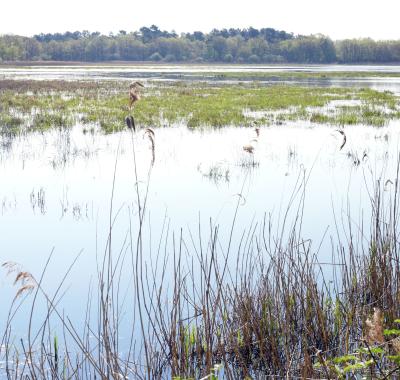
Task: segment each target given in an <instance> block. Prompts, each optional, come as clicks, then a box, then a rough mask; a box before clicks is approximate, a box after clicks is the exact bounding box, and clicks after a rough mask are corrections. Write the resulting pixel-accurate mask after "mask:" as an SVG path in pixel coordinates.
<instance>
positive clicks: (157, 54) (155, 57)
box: [149, 52, 162, 61]
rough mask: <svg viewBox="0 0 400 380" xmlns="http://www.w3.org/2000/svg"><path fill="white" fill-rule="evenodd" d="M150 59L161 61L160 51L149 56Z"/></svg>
mask: <svg viewBox="0 0 400 380" xmlns="http://www.w3.org/2000/svg"><path fill="white" fill-rule="evenodd" d="M149 60H150V61H161V60H162V55H161V54H160V53H159V52H155V53H153V54H152V55H151V56H150V57H149Z"/></svg>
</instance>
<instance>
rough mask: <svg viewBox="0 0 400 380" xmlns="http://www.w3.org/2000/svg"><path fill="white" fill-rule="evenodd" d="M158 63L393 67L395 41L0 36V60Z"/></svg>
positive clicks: (146, 30)
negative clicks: (374, 64) (316, 64)
mask: <svg viewBox="0 0 400 380" xmlns="http://www.w3.org/2000/svg"><path fill="white" fill-rule="evenodd" d="M118 60H121V61H157V62H198V63H201V62H226V63H285V62H286V63H335V62H338V63H394V62H400V41H397V40H393V41H374V40H372V39H370V38H363V39H346V40H340V41H332V40H331V39H330V38H329V37H326V36H324V35H320V34H317V35H309V36H302V35H297V36H295V35H293V34H292V33H287V32H285V31H280V30H276V29H273V28H262V29H255V28H252V27H250V28H246V29H237V28H231V29H221V30H218V29H214V30H212V31H211V32H210V33H203V32H200V31H197V32H193V33H182V34H180V35H178V34H177V33H175V32H174V31H172V32H168V31H163V30H160V29H159V28H158V27H157V26H156V25H152V26H150V27H142V28H140V29H139V30H138V31H135V32H126V31H124V30H121V31H119V32H118V33H115V34H114V33H110V34H109V35H104V34H101V33H99V32H94V33H93V32H89V31H82V32H79V31H76V32H66V33H54V34H51V33H48V34H38V35H35V36H33V37H23V36H16V35H3V36H0V62H1V61H83V62H103V61H118Z"/></svg>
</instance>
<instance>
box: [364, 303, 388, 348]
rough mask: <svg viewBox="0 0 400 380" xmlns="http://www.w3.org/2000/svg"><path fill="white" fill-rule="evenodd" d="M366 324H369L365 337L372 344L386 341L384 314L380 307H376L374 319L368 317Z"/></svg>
mask: <svg viewBox="0 0 400 380" xmlns="http://www.w3.org/2000/svg"><path fill="white" fill-rule="evenodd" d="M365 325H366V326H367V332H366V337H365V338H366V340H367V342H368V343H369V344H370V345H373V344H376V343H379V344H382V343H385V338H384V335H383V314H382V310H381V309H379V308H378V307H376V308H374V314H373V316H372V319H369V318H368V319H367V320H366V321H365Z"/></svg>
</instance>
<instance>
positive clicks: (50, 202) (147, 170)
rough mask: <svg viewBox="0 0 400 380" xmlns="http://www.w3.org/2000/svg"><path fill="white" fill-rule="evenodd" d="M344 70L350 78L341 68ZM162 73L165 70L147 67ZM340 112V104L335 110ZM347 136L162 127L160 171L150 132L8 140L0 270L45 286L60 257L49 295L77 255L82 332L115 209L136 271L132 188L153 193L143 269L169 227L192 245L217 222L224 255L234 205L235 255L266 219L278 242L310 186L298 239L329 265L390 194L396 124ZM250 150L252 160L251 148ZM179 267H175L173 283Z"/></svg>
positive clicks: (4, 144) (1, 143) (302, 127)
mask: <svg viewBox="0 0 400 380" xmlns="http://www.w3.org/2000/svg"><path fill="white" fill-rule="evenodd" d="M313 68H315V67H313ZM341 68H343V70H345V71H349V69H350V68H349V67H346V68H344V67H343V66H340V67H338V68H337V69H338V70H339V69H341ZM122 69H124V70H126V71H127V76H126V78H128V74H129V75H131V74H132V72H134V71H132V68H125V67H122V68H121V69H120V68H118V69H115V70H116V71H117V72H120V71H118V70H122ZM156 69H157V70H159V66H156V67H155V68H150V67H149V68H148V70H156ZM167 69H168V70H176V68H173V67H172V68H170V69H169V68H168V67H166V68H165V70H167ZM179 69H181V68H179ZM190 69H192V67H190ZM217 69H220V66H218V67H216V68H215V70H217ZM260 69H261V68H260ZM273 69H276V68H275V67H274V68H273ZM288 69H292V67H290V68H288ZM303 69H306V67H304V68H303ZM325 69H326V68H325V67H321V68H320V70H325ZM365 69H367V68H365ZM373 69H374V70H375V71H376V67H374V68H373ZM1 70H2V71H1V73H0V75H6V76H7V75H11V76H13V77H19V76H21V77H23V76H24V75H27V76H29V77H31V78H34V79H43V78H50V77H51V75H55V77H56V78H57V75H60V76H61V77H62V78H63V79H65V78H67V79H76V78H81V79H82V78H83V77H82V76H80V75H83V74H81V73H80V70H83V69H82V68H76V67H73V68H72V67H71V68H66V69H65V71H63V69H60V68H56V69H54V68H53V67H49V68H33V69H32V71H31V70H27V71H26V72H24V71H23V70H26V69H21V71H18V70H19V69H16V71H14V72H12V71H10V72H9V73H7V72H5V71H4V69H1ZM10 70H11V69H10ZM12 70H14V69H12ZM54 70H56V73H55V72H54ZM90 70H92V69H89V70H87V69H86V68H85V69H84V70H83V71H84V76H86V77H85V78H86V79H99V78H100V77H101V75H100V74H99V71H102V72H105V73H106V76H109V77H110V78H115V77H114V76H112V75H114V74H113V73H111V74H110V72H111V71H112V70H114V69H112V70H111V69H108V68H93V72H87V71H90ZM96 70H97V71H96ZM110 70H111V71H110ZM138 70H139V69H138ZM204 70H207V71H210V68H209V67H207V68H206V69H204ZM221 70H224V71H225V70H226V69H225V68H223V69H222V68H221ZM279 70H282V68H281V67H280V68H279ZM332 70H333V69H332V67H329V71H332ZM371 70H372V69H371ZM382 70H399V67H397V68H396V67H386V68H382ZM74 75H75V76H74ZM384 81H386V82H384V83H385V84H384V86H388V85H390V86H392V87H393V88H394V89H395V92H399V93H400V91H399V90H400V85H399V84H398V83H397V82H396V81H390V79H388V78H384ZM350 83H351V82H348V84H349V85H350ZM341 105H343V104H342V103H333V102H332V104H329V105H328V107H327V109H332V108H334V107H336V106H341ZM345 133H346V137H347V142H346V145H345V146H344V147H343V148H342V149H340V147H341V145H342V143H343V137H342V135H341V134H340V133H339V132H337V131H336V129H335V127H332V126H321V125H317V124H310V123H306V122H295V123H294V122H288V123H287V124H284V125H275V126H271V127H261V129H260V135H259V137H257V136H256V133H255V131H254V130H253V129H250V128H237V127H235V128H221V129H210V128H207V129H196V130H189V129H188V128H186V126H185V125H176V126H174V127H171V128H159V129H155V152H154V153H155V161H154V165H153V166H152V165H151V161H152V151H151V144H150V141H149V139H148V136H146V134H145V131H143V130H142V131H139V132H137V133H136V134H132V133H131V132H130V131H128V130H126V131H123V132H119V133H115V134H112V135H104V134H102V133H101V131H99V130H94V133H93V134H91V133H85V134H84V133H83V132H82V127H81V126H80V125H76V126H75V127H73V128H71V129H65V130H52V131H49V132H46V133H31V134H28V135H22V136H18V137H15V138H12V137H10V136H6V135H3V136H0V181H1V186H0V231H1V233H0V247H1V251H0V261H1V262H5V261H14V262H17V263H20V264H22V265H23V267H24V268H25V269H26V270H28V271H30V272H32V273H33V274H34V276H35V277H37V278H39V277H40V274H41V271H42V270H43V267H44V265H45V263H46V260H47V258H48V257H49V255H50V253H51V252H52V251H53V254H52V258H51V261H50V264H49V267H48V269H47V271H46V276H45V277H44V280H43V288H45V289H48V290H49V291H50V292H52V291H54V289H56V288H57V286H58V284H59V283H60V281H61V279H62V277H63V275H64V273H65V272H66V271H67V268H68V267H69V265H70V264H71V263H72V262H73V260H74V259H75V258H76V256H77V255H78V254H80V256H79V258H78V261H77V263H76V264H75V265H74V267H73V268H72V271H71V273H70V274H69V275H68V277H67V280H66V282H65V284H64V285H63V290H67V292H66V294H65V296H64V298H63V301H62V302H61V303H60V305H61V306H60V307H62V308H65V311H66V313H67V314H68V315H69V316H70V318H71V319H72V320H73V321H76V322H77V324H79V322H80V321H81V320H82V310H83V308H84V306H85V304H86V295H87V292H88V289H89V284H92V285H93V284H94V286H96V283H97V270H96V269H97V265H98V263H99V262H100V261H101V257H102V255H103V252H104V251H105V249H106V248H107V240H108V233H109V225H110V210H111V208H112V216H111V219H112V220H113V218H114V217H115V222H114V224H113V235H112V249H113V251H115V252H120V251H122V252H127V263H130V250H129V249H130V248H129V244H130V241H129V234H130V230H131V229H132V230H133V236H134V237H135V232H136V228H137V224H138V223H137V218H138V214H137V212H138V199H137V192H136V186H138V188H139V193H140V194H141V196H142V198H141V203H143V199H144V198H143V196H144V195H145V193H146V189H148V199H147V214H146V221H145V227H146V228H145V229H146V232H145V233H144V242H145V243H144V253H145V260H148V261H151V260H152V259H154V257H155V255H156V254H157V245H158V243H159V240H160V236H162V235H163V233H164V228H165V225H166V224H167V225H168V226H169V231H170V239H169V243H168V244H169V246H171V236H172V234H175V236H180V234H182V235H183V238H184V240H185V241H186V242H190V241H191V237H192V236H196V235H197V234H198V229H199V225H200V226H201V229H202V231H204V235H205V237H206V238H207V236H208V235H209V233H208V230H209V229H210V223H211V224H212V225H219V239H220V242H221V245H222V246H226V245H227V242H228V240H229V235H230V230H231V226H232V222H233V219H234V215H235V208H236V206H237V204H239V207H238V216H237V218H236V221H235V226H234V234H233V247H237V246H238V245H239V242H240V239H241V236H242V233H243V231H244V230H247V231H248V230H249V229H250V228H251V227H252V226H253V227H254V226H255V225H256V224H257V223H258V229H260V228H261V227H260V225H261V224H262V222H263V220H264V218H265V216H267V219H269V218H271V220H272V221H273V229H274V231H276V235H279V233H280V229H281V227H282V224H283V221H284V215H285V212H286V210H287V208H288V206H289V204H291V198H292V195H293V191H294V190H295V189H296V188H299V183H300V184H301V183H302V181H304V182H305V183H304V186H300V190H301V191H300V192H299V193H295V194H296V196H295V198H294V201H293V203H292V208H291V211H290V213H289V220H290V218H291V217H293V216H294V215H295V214H296V213H297V206H298V205H299V204H301V194H302V190H304V194H305V200H304V202H305V203H304V215H303V223H302V237H303V238H304V239H310V240H311V241H312V247H313V252H317V254H318V257H319V259H320V261H321V262H326V263H329V262H330V261H331V255H332V245H331V238H332V239H333V241H335V239H337V238H338V237H337V234H339V235H340V234H342V233H344V232H343V231H339V232H338V231H336V227H335V224H336V222H337V221H338V220H340V219H342V218H343V219H344V220H347V218H348V215H349V213H350V215H351V219H352V222H353V223H354V226H355V229H356V230H357V228H361V227H360V226H361V225H363V228H364V229H365V232H366V235H368V226H369V222H370V221H369V217H370V207H371V204H370V196H371V192H372V191H373V186H374V184H375V181H376V180H378V179H380V181H381V183H386V186H385V187H386V190H387V192H388V194H389V193H390V191H391V186H393V185H392V183H393V182H394V178H395V175H396V165H397V160H398V154H399V144H400V122H399V121H391V122H390V123H389V124H388V125H387V126H386V127H380V128H375V127H367V126H365V125H356V126H351V127H349V126H347V127H346V128H345ZM247 144H251V145H252V146H253V148H254V153H248V152H246V151H244V150H243V146H245V145H247ZM135 169H136V171H137V178H136V176H135ZM335 218H336V219H335ZM210 221H211V222H210ZM289 224H290V223H289ZM181 231H182V232H181ZM127 236H128V239H127ZM126 239H127V240H126ZM189 246H190V244H189ZM188 250H189V251H191V249H190V248H189V249H188ZM171 251H172V250H171ZM169 254H171V252H169ZM191 254H193V252H192V251H191ZM99 258H100V259H99ZM230 265H233V266H234V265H235V262H232V263H230ZM126 269H127V273H126V274H125V275H124V277H123V278H124V281H125V282H124V283H123V287H124V288H129V287H130V286H132V283H131V280H132V279H131V277H130V276H131V273H130V266H129V265H127V266H126ZM171 270H172V269H171V267H168V268H167V273H169V275H171V276H172V274H171V273H170V271H171ZM12 280H13V279H12V278H11V277H7V276H6V275H5V272H3V273H2V274H1V275H0V293H2V294H3V295H4V296H3V300H5V301H4V303H5V304H7V303H9V302H11V299H12V297H13V295H14V294H15V292H16V288H15V287H13V286H12ZM7 311H8V309H7V308H3V309H2V310H0V320H2V321H3V320H5V316H6V313H7ZM15 323H16V325H15V326H16V327H15V329H16V330H15V331H18V329H19V328H20V329H21V331H25V330H23V328H24V326H26V318H24V316H23V315H21V317H20V319H16V321H15ZM22 334H24V333H22ZM122 335H123V333H122Z"/></svg>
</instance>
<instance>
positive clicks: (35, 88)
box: [0, 81, 400, 133]
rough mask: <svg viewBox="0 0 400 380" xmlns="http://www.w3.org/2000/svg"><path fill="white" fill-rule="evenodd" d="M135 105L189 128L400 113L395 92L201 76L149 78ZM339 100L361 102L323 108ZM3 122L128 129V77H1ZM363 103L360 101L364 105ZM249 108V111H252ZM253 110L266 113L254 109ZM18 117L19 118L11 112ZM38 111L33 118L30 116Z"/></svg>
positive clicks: (149, 121) (377, 120) (147, 120)
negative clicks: (161, 80)
mask: <svg viewBox="0 0 400 380" xmlns="http://www.w3.org/2000/svg"><path fill="white" fill-rule="evenodd" d="M143 95H144V96H143V98H142V100H140V101H139V102H138V103H136V105H135V108H134V110H133V115H134V117H135V120H136V123H137V124H139V125H141V126H145V127H155V126H157V127H165V126H171V125H174V124H176V123H181V122H183V123H185V124H186V125H187V126H188V127H189V128H197V127H224V126H251V125H254V124H259V125H261V124H262V125H271V124H274V123H278V124H282V123H285V122H290V121H296V120H305V121H309V122H312V123H319V124H326V123H328V124H333V125H338V124H344V125H346V124H366V125H374V126H381V125H384V124H386V123H387V122H388V121H389V120H390V119H396V118H399V117H400V108H399V98H398V97H397V96H395V95H394V94H393V93H391V92H388V91H385V92H379V91H375V90H371V89H356V88H329V89H327V88H316V87H304V86H295V85H285V84H277V85H273V86H267V87H266V86H261V85H259V84H257V83H253V82H252V83H250V84H247V85H245V84H226V85H221V86H218V87H217V86H215V85H213V84H207V83H202V82H193V83H189V84H188V83H183V82H175V83H167V84H160V83H157V82H155V83H151V82H148V86H147V87H146V88H145V90H144V92H143ZM334 100H349V101H350V100H358V101H360V103H359V104H358V105H356V106H352V105H351V104H350V105H349V106H343V105H342V106H338V107H336V108H335V110H334V112H331V113H327V112H326V110H324V109H323V107H325V106H326V105H328V103H329V102H331V101H334ZM0 104H2V108H1V110H0V128H2V130H4V129H7V128H13V129H15V128H20V129H23V128H24V127H29V126H30V127H33V128H32V129H34V130H37V129H39V130H46V129H49V128H52V127H68V126H72V125H74V124H76V123H78V124H82V125H91V126H93V125H98V126H100V128H101V129H102V130H103V131H104V132H106V133H111V132H114V131H118V130H121V129H123V128H125V124H124V119H125V117H126V116H127V115H128V114H129V113H130V110H129V108H128V95H127V84H126V82H100V83H95V85H93V83H90V82H54V81H42V82H35V83H31V82H30V81H14V83H8V82H6V81H3V82H2V81H0ZM360 104H361V105H360ZM248 111H250V112H248ZM251 112H262V115H254V114H252V113H251ZM15 114H16V115H18V117H14V118H13V116H12V115H15ZM32 115H34V116H32Z"/></svg>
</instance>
